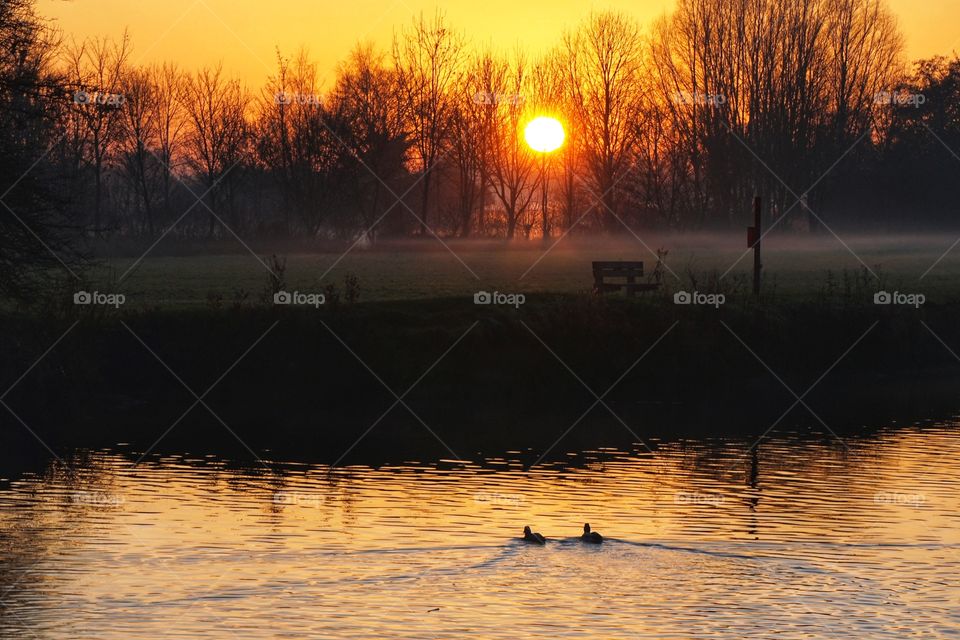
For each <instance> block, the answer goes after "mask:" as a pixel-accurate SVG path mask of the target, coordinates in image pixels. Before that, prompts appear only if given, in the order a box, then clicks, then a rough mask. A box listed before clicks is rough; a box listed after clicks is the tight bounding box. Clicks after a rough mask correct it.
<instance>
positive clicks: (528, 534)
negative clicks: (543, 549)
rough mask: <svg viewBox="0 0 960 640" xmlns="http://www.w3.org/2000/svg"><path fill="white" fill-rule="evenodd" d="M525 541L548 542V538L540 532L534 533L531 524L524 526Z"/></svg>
mask: <svg viewBox="0 0 960 640" xmlns="http://www.w3.org/2000/svg"><path fill="white" fill-rule="evenodd" d="M523 541H524V542H533V543H535V544H546V542H547V539H546V538H544V537H543V536H542V535H540V534H539V533H534V532H533V531H531V530H530V527H529V525H528V526H526V527H524V528H523Z"/></svg>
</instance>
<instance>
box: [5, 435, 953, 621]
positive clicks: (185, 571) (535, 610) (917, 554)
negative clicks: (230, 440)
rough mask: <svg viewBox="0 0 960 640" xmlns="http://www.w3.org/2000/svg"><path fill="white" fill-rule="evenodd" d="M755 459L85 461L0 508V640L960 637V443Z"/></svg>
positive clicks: (18, 486)
mask: <svg viewBox="0 0 960 640" xmlns="http://www.w3.org/2000/svg"><path fill="white" fill-rule="evenodd" d="M749 444H750V443H749V442H741V441H722V440H715V441H688V442H681V443H662V444H660V446H658V447H657V449H656V453H655V455H649V454H647V455H628V454H625V453H621V452H615V451H602V452H593V453H591V454H590V455H588V456H587V458H588V462H587V463H586V464H585V465H583V466H579V467H574V466H568V467H565V468H564V467H558V466H541V467H534V468H533V469H529V470H527V469H524V467H523V465H522V464H521V463H520V462H519V461H518V460H517V459H514V458H513V457H512V456H511V455H507V456H505V457H504V458H502V459H490V460H486V461H484V462H482V463H478V464H467V465H460V464H454V463H450V462H444V463H440V464H433V465H422V464H406V465H396V466H389V467H381V468H379V469H372V468H369V467H361V466H357V467H348V468H341V469H336V470H334V471H332V472H331V471H330V469H328V468H327V467H323V466H311V465H303V464H285V465H278V468H279V469H280V472H276V471H268V470H266V469H263V468H258V467H253V468H237V467H231V466H229V465H228V464H227V463H225V462H223V461H221V460H218V459H215V458H199V459H194V458H189V457H170V458H163V459H158V460H154V461H151V462H150V463H144V464H141V465H140V466H139V467H136V468H134V467H133V466H132V462H133V460H134V459H135V458H131V457H130V456H129V455H122V454H120V453H116V452H87V453H85V454H83V455H81V456H78V458H77V459H76V460H75V461H74V462H75V470H74V471H68V470H67V469H65V468H63V467H61V466H60V465H56V464H55V465H52V466H51V467H50V468H49V469H48V470H47V471H46V472H44V473H42V474H37V475H28V476H25V477H23V478H20V479H17V480H15V481H13V482H11V483H9V486H8V487H7V488H6V489H4V490H3V491H0V554H2V555H0V560H2V563H0V567H2V568H0V593H3V594H4V595H2V596H0V602H2V605H3V607H2V608H0V637H8V636H10V637H12V636H19V635H23V634H24V633H27V634H29V633H32V634H33V635H34V636H35V637H40V638H75V637H84V636H87V637H98V638H114V637H116V638H121V637H122V638H128V637H159V636H164V637H192V638H196V637H285V636H288V637H390V638H425V637H427V638H432V637H436V638H460V637H478V638H481V637H482V638H501V637H502V638H514V637H516V636H517V635H527V636H529V637H557V636H561V635H565V634H569V635H570V636H572V637H597V638H638V637H664V636H672V637H691V636H696V637H730V638H739V637H743V636H744V635H749V634H759V635H761V636H764V637H768V636H770V635H774V632H776V633H777V634H779V635H780V636H781V637H811V636H812V637H818V636H825V637H834V636H836V635H840V634H842V633H846V634H853V635H854V636H855V637H865V636H870V637H883V636H884V635H889V636H890V637H910V636H916V637H935V636H938V635H947V634H949V633H954V634H956V633H958V631H960V614H958V611H960V608H958V607H956V606H955V605H956V603H957V602H960V581H958V578H957V575H958V571H957V570H958V568H960V533H958V531H960V530H958V527H957V525H958V524H960V523H958V518H960V516H958V514H960V498H958V493H957V489H958V488H960V479H958V477H957V472H956V469H957V463H958V461H960V432H958V431H957V429H956V425H941V426H936V427H927V428H923V429H920V428H915V429H899V430H890V431H885V432H881V433H879V434H877V435H874V436H870V437H866V438H860V439H855V440H853V439H852V440H849V441H848V446H842V445H840V444H838V443H837V442H836V441H834V440H831V439H829V438H824V439H822V440H811V439H809V438H807V439H803V438H799V437H796V438H790V437H785V436H783V435H780V436H778V437H776V438H772V439H770V440H767V441H764V443H763V444H761V446H760V447H759V448H758V449H757V450H756V451H754V452H750V451H748V447H749ZM583 522H590V523H591V524H592V525H593V527H594V529H596V530H598V531H600V532H601V533H603V534H604V535H605V536H606V537H608V538H609V539H610V540H609V541H608V542H607V543H605V544H604V545H602V546H600V547H585V546H583V545H580V544H579V543H577V542H576V541H575V537H576V536H577V535H579V533H580V529H581V527H582V524H583ZM525 524H530V525H532V526H533V528H534V530H536V531H540V532H542V533H543V534H544V535H546V536H547V537H548V539H549V542H548V544H547V546H546V547H542V548H541V547H528V546H525V545H522V544H519V543H518V542H517V541H516V537H517V536H519V535H520V532H521V530H522V528H523V526H524V525H525ZM951 603H952V604H951ZM26 637H31V636H30V635H26Z"/></svg>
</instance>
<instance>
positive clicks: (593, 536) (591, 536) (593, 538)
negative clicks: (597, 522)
mask: <svg viewBox="0 0 960 640" xmlns="http://www.w3.org/2000/svg"><path fill="white" fill-rule="evenodd" d="M580 539H581V540H583V541H584V542H589V543H590V544H600V543H601V542H603V536H602V535H600V534H599V533H597V532H596V531H590V525H589V524H586V523H585V524H584V525H583V535H582V536H580Z"/></svg>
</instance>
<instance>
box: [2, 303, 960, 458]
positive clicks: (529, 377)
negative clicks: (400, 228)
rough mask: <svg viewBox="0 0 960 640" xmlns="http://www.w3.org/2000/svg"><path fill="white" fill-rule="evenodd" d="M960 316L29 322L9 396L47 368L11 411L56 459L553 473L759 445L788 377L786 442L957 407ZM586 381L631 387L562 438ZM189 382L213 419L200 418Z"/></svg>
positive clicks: (22, 438)
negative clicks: (105, 452)
mask: <svg viewBox="0 0 960 640" xmlns="http://www.w3.org/2000/svg"><path fill="white" fill-rule="evenodd" d="M958 312H960V306H957V305H940V306H935V305H928V306H925V307H922V308H921V309H913V308H909V307H890V306H874V305H869V306H867V305H864V306H842V305H826V304H817V303H809V304H798V305H790V306H788V305H767V306H759V305H757V306H755V305H752V304H749V303H744V304H735V305H734V304H728V305H727V306H726V307H724V308H721V309H719V310H718V309H714V308H712V307H696V306H676V305H673V304H671V303H669V301H666V300H663V299H659V298H652V299H649V300H641V301H637V302H632V301H627V300H623V299H619V298H609V299H606V300H598V299H595V298H592V297H587V296H563V297H560V296H538V297H533V298H531V299H529V300H528V302H527V304H526V305H525V306H523V307H521V308H520V309H514V308H512V307H495V306H475V305H473V304H472V301H470V300H467V301H465V300H462V299H441V300H432V301H427V302H422V301H418V302H409V303H371V304H357V305H352V306H345V305H344V306H340V307H339V308H337V309H330V308H321V309H319V310H315V309H312V308H306V309H303V308H299V309H298V308H288V307H282V308H261V307H246V308H240V309H233V308H229V309H219V310H216V309H202V310H194V311H184V310H178V311H126V310H121V311H118V312H110V313H101V314H96V315H90V314H83V315H81V316H75V317H71V316H63V317H58V318H53V317H51V316H47V317H45V318H44V319H39V318H37V317H31V316H26V315H7V316H4V317H3V318H2V323H3V332H4V335H5V336H6V338H7V339H6V340H5V341H4V343H5V348H4V354H3V372H2V373H3V381H4V383H5V386H4V389H6V387H9V386H10V385H11V384H13V383H14V382H15V381H16V380H17V379H18V378H19V377H20V376H21V375H22V374H23V373H24V372H25V371H27V370H28V369H29V373H28V374H27V375H26V376H24V377H23V378H22V380H20V382H19V383H17V384H16V386H15V387H14V388H13V390H12V391H11V392H10V393H9V394H8V395H7V396H6V397H5V398H4V401H5V402H6V403H7V404H9V406H10V407H11V408H12V409H13V410H14V411H15V412H16V413H17V415H18V416H19V418H20V419H22V420H23V422H24V423H25V424H26V425H27V426H29V427H30V429H32V430H33V431H34V432H36V433H37V435H38V436H40V437H41V438H42V439H43V440H44V441H45V442H47V443H49V444H50V445H51V446H52V447H53V448H55V449H56V448H57V447H69V446H88V447H89V446H109V445H112V444H115V443H117V442H126V443H134V445H135V446H136V447H138V448H140V449H143V450H145V449H146V448H148V447H150V446H151V445H152V444H153V443H154V442H155V441H157V440H158V439H160V438H161V436H163V434H164V433H165V432H166V431H167V430H168V429H170V427H171V425H174V424H175V423H176V424H175V426H173V428H172V429H171V430H170V431H169V433H167V435H166V436H164V437H163V439H162V441H161V442H162V445H163V446H162V447H161V448H160V449H159V450H189V451H192V452H202V451H209V450H215V451H219V452H224V453H227V454H231V453H232V454H236V455H250V454H249V452H248V451H246V449H245V448H244V447H243V446H242V445H239V444H238V443H237V439H236V438H234V437H233V436H231V434H230V433H229V432H228V429H229V430H230V431H233V432H234V433H235V434H236V436H237V437H238V438H239V439H240V440H242V441H243V442H245V443H246V444H247V445H249V446H250V448H251V449H253V450H254V451H255V452H257V454H258V455H261V454H263V452H265V451H272V452H284V454H285V455H287V456H288V457H289V456H294V457H296V456H297V455H302V456H308V457H311V458H313V459H318V460H327V461H333V460H336V459H338V458H339V457H340V455H341V454H342V453H344V452H345V451H346V450H347V449H348V448H350V447H351V446H352V445H353V444H354V443H355V442H356V441H357V439H358V438H360V437H361V436H362V435H363V434H364V433H365V432H367V430H368V429H370V427H371V425H373V424H374V423H377V424H376V426H375V427H373V429H371V430H370V431H369V433H368V435H366V436H365V437H364V438H363V439H362V441H361V442H360V444H359V445H357V446H356V448H355V449H353V450H352V452H351V457H348V458H347V460H350V459H351V458H352V457H353V456H373V457H384V456H386V457H390V458H394V459H404V458H406V459H428V458H437V457H441V458H450V457H454V456H459V457H464V458H467V457H472V456H474V455H476V453H477V452H485V453H490V452H496V451H505V450H510V449H527V448H530V449H531V450H532V451H534V452H544V451H547V450H550V454H551V456H552V457H553V456H562V455H563V453H564V452H566V451H571V450H576V449H584V448H591V447H599V446H624V445H629V444H630V443H631V442H636V441H637V437H638V436H639V438H642V439H644V440H646V439H647V438H651V437H660V438H676V437H683V436H685V435H698V436H703V435H711V434H730V433H737V434H739V433H742V434H745V435H749V434H757V435H759V434H760V433H763V432H764V431H765V430H766V429H768V428H769V427H770V426H771V425H772V424H774V423H775V422H776V421H777V420H778V418H780V417H781V415H782V414H783V413H784V412H785V411H786V410H787V409H788V408H789V407H790V406H791V405H792V404H794V402H795V400H796V399H795V398H794V396H792V395H791V393H790V391H788V390H787V389H786V388H785V386H784V384H783V383H785V384H786V385H788V386H789V387H790V388H791V389H792V390H793V391H794V392H795V393H796V394H797V395H800V396H803V400H804V403H806V404H807V405H808V406H809V407H810V409H812V410H813V413H815V414H816V416H814V415H813V413H811V412H810V411H809V410H808V409H807V408H805V407H804V406H803V405H798V406H797V407H796V408H795V410H794V411H793V412H791V413H790V414H789V415H787V416H786V417H783V418H782V419H781V420H780V422H779V423H778V426H777V427H776V429H777V430H778V431H789V430H791V429H796V430H798V431H803V432H809V431H810V430H811V429H812V430H814V431H816V432H822V433H824V434H825V437H830V436H829V431H831V430H832V431H836V432H838V433H853V432H856V431H858V430H860V429H862V428H864V427H871V426H882V425H885V424H890V423H891V422H892V421H894V420H900V421H911V420H915V419H926V418H934V417H939V416H946V415H949V414H951V413H952V412H954V411H955V410H956V409H957V408H958V406H960V393H958V391H960V364H958V362H957V360H956V359H955V358H954V356H952V355H951V353H950V352H949V351H948V349H947V348H945V347H944V345H943V344H941V343H940V342H939V340H938V339H937V337H939V338H940V339H941V340H943V341H944V342H945V343H946V344H947V345H950V346H951V348H953V349H958V348H960V326H958V324H957V323H956V318H957V317H958V315H957V314H958ZM76 321H78V322H77V324H76V325H75V326H73V328H72V329H70V330H69V331H68V329H69V328H70V327H71V325H72V324H73V323H74V322H76ZM924 323H925V324H926V327H925V326H924ZM471 327H472V328H471ZM871 327H872V328H871ZM65 332H66V335H63V334H64V333H65ZM934 333H935V334H936V336H937V337H935V336H934V335H933V334H934ZM60 336H63V338H62V340H61V341H60V342H59V343H57V344H56V346H55V347H53V348H52V349H51V350H50V352H49V353H47V355H46V356H44V357H43V358H42V359H40V360H39V362H37V358H38V357H40V355H41V354H43V353H44V352H45V351H46V350H47V349H48V348H49V347H50V346H51V345H52V344H53V343H54V342H55V341H56V340H57V339H58V338H59V337H60ZM141 341H142V343H141ZM741 341H742V342H741ZM654 343H656V344H655V346H654ZM252 345H255V346H252ZM251 346H252V348H251ZM451 347H452V348H451ZM651 347H652V348H651ZM248 349H249V352H248V351H247V350H248ZM448 349H449V352H448V353H447V354H446V356H444V353H445V352H447V351H448ZM648 349H649V351H648ZM151 352H152V353H151ZM245 352H246V355H244V354H245ZM751 352H752V353H751ZM645 353H646V355H644V354H645ZM844 354H846V355H844ZM641 356H642V359H641ZM758 358H759V359H758ZM161 360H162V362H161ZM638 360H639V362H638ZM760 360H762V361H763V362H762V363H761V361H760ZM561 361H562V362H561ZM34 363H36V364H35V366H33V368H32V369H30V367H31V366H32V365H34ZM764 363H765V364H764ZM767 366H769V369H770V370H768V369H767V368H766V367H767ZM167 367H169V369H168V368H167ZM824 374H825V375H824ZM221 376H222V378H221ZM421 376H422V379H421ZM621 376H622V378H621ZM821 376H823V377H822V379H821ZM178 378H180V380H178ZM578 378H579V380H578ZM778 378H779V380H778ZM818 379H819V382H818ZM181 380H182V382H181ZM581 380H582V383H581ZM781 380H782V383H781ZM381 381H382V383H381ZM384 383H385V384H386V385H388V386H389V387H390V388H391V389H392V390H393V392H395V393H396V394H398V395H401V396H403V395H404V393H405V392H406V391H407V389H408V388H409V387H411V385H415V386H413V388H412V390H410V392H409V394H408V395H406V396H404V403H406V405H408V406H409V407H410V409H412V412H411V411H410V410H408V409H407V408H406V407H405V406H403V405H402V404H398V405H397V406H395V407H394V408H393V409H392V410H390V411H389V412H387V410H388V409H389V407H390V406H391V405H392V404H394V402H395V401H396V398H395V397H394V396H393V395H392V393H391V391H390V390H388V389H387V388H386V387H385V386H384ZM583 383H585V384H586V385H587V386H589V387H590V388H591V389H592V390H593V392H595V393H596V394H598V395H603V394H604V393H605V392H606V391H607V389H608V388H610V387H611V385H614V384H615V383H616V385H615V386H613V388H612V389H611V390H610V392H609V394H608V395H606V396H605V397H604V402H605V403H606V404H607V405H609V407H610V409H612V411H613V413H615V414H616V416H614V415H612V414H611V412H610V411H608V410H607V408H605V407H604V406H603V405H600V404H598V405H597V406H595V407H594V408H593V409H592V410H591V411H589V412H588V413H587V414H586V415H585V416H584V417H583V418H582V419H581V420H580V422H579V423H578V424H577V425H576V426H575V427H573V428H572V429H571V430H570V431H569V433H567V435H566V436H564V437H563V439H562V440H560V442H559V443H558V442H557V441H558V439H559V438H560V437H561V435H562V434H563V433H564V432H565V431H566V430H567V429H568V428H569V427H570V426H571V425H573V424H574V423H575V421H577V420H578V419H580V417H581V415H582V414H584V413H585V412H586V411H587V409H588V408H589V407H590V406H591V405H592V404H593V403H594V402H595V398H594V396H593V395H592V394H591V392H590V391H589V390H588V389H587V388H586V387H585V386H584V384H583ZM814 383H816V386H815V387H814V388H813V390H812V391H811V392H810V393H809V395H806V396H804V394H805V393H806V392H807V389H808V388H809V387H810V386H811V385H814ZM211 385H213V387H212V389H211V390H210V391H209V393H208V394H207V395H205V396H204V393H205V392H207V389H208V388H210V387H211ZM187 387H189V388H190V389H191V390H192V391H193V392H194V393H196V394H197V395H200V396H203V402H204V403H205V404H206V405H207V406H209V409H210V410H208V409H207V408H205V407H204V406H203V405H200V404H198V405H197V406H195V407H194V408H193V409H192V410H191V411H189V412H188V413H187V414H186V415H185V416H184V415H183V414H184V413H185V412H186V411H187V409H188V408H189V407H190V406H191V405H192V404H194V403H195V402H196V398H195V397H194V396H193V395H192V393H191V391H190V390H188V389H187ZM211 410H212V411H211ZM385 413H386V415H384V414H385ZM214 414H215V415H214ZM414 414H415V415H414ZM178 420H179V422H178ZM378 420H379V422H377V421H378ZM0 421H2V424H3V428H4V434H5V439H6V440H7V442H8V443H9V444H10V445H11V446H13V445H16V446H18V447H19V446H23V447H28V448H29V447H34V448H35V447H39V446H40V445H39V444H37V443H36V441H35V440H34V439H33V438H32V436H31V435H30V434H29V432H28V431H27V429H26V427H24V426H23V424H20V423H19V421H18V420H17V419H16V418H14V417H13V416H12V415H11V414H10V413H9V412H7V413H5V414H4V415H3V416H2V418H0ZM821 421H822V422H821ZM824 425H826V426H824ZM431 431H432V432H433V434H431ZM434 434H435V435H434ZM435 436H436V437H435ZM439 440H442V441H443V442H444V443H446V446H444V445H441V444H440V443H439ZM554 445H555V446H554Z"/></svg>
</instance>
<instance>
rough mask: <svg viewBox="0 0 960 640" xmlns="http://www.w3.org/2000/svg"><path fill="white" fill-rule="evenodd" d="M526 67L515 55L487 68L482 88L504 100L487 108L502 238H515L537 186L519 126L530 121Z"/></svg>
mask: <svg viewBox="0 0 960 640" xmlns="http://www.w3.org/2000/svg"><path fill="white" fill-rule="evenodd" d="M527 67H528V63H527V60H526V57H525V56H524V54H523V53H522V52H520V51H517V52H516V54H515V55H514V57H513V59H512V60H511V61H510V62H507V61H505V60H500V61H497V62H496V63H492V64H490V65H489V67H488V71H487V78H486V80H485V82H484V84H486V85H488V86H489V87H490V91H491V93H492V94H493V95H498V96H505V97H506V99H500V100H495V101H494V102H493V105H492V106H491V109H492V113H493V114H494V115H495V120H494V122H493V125H492V128H491V133H492V135H491V148H490V166H491V171H490V184H491V188H492V189H493V193H494V194H495V195H496V197H497V199H498V200H499V201H500V204H501V205H502V206H503V209H504V213H505V215H506V221H505V222H506V236H507V238H508V239H511V238H513V237H514V235H515V234H516V229H517V224H518V223H520V222H521V221H522V220H523V218H524V216H525V214H526V211H527V209H528V208H529V206H530V202H531V201H532V199H533V196H534V193H535V188H536V185H537V180H538V175H537V171H536V167H537V163H536V159H535V158H534V156H533V154H532V153H531V152H530V149H528V148H527V145H526V144H525V142H524V140H523V132H522V129H523V125H524V123H525V122H526V120H527V119H528V118H529V117H530V109H529V106H528V102H527V94H528V92H529V87H530V78H529V74H528V68H527Z"/></svg>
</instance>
